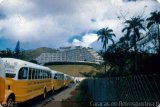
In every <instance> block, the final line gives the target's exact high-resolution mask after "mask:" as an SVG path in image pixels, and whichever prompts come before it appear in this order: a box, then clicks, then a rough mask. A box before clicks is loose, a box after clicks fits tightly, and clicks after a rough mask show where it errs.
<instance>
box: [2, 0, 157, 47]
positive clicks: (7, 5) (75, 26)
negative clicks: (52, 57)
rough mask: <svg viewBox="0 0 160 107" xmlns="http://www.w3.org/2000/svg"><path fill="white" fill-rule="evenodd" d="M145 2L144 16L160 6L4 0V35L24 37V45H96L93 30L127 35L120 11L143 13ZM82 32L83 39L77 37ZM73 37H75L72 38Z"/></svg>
mask: <svg viewBox="0 0 160 107" xmlns="http://www.w3.org/2000/svg"><path fill="white" fill-rule="evenodd" d="M145 5H147V7H146V8H145V12H144V17H147V16H148V15H149V13H150V12H151V11H154V10H156V9H159V8H160V5H159V4H158V3H157V2H154V1H149V0H148V1H146V0H141V1H137V2H123V0H4V1H3V2H1V4H0V38H2V39H6V40H8V39H9V40H12V41H17V40H20V41H21V43H22V45H24V48H36V47H40V46H47V47H51V48H57V47H60V46H69V45H75V44H81V45H83V46H91V47H92V45H91V44H92V43H93V42H94V40H95V38H96V37H97V36H96V35H95V34H92V33H90V32H91V31H97V30H99V29H101V28H103V27H109V28H111V29H113V31H114V33H115V34H116V35H117V38H116V39H115V40H117V39H118V38H119V37H121V36H122V35H123V34H122V33H121V29H122V28H123V22H124V19H123V18H122V17H121V14H120V12H121V13H122V14H124V15H125V16H126V18H130V17H131V16H133V15H141V14H142V13H143V10H144V6H145ZM82 32H84V33H83V35H81V38H82V40H80V39H76V35H80V34H81V33H82ZM73 35H75V36H73ZM87 37H88V38H89V39H88V38H87ZM71 38H75V39H74V40H73V41H69V40H70V39H71ZM92 38H93V39H92ZM87 39H88V40H91V41H86V40H87ZM0 45H1V43H0ZM99 47H101V46H99Z"/></svg>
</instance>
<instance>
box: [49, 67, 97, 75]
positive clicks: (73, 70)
mask: <svg viewBox="0 0 160 107" xmlns="http://www.w3.org/2000/svg"><path fill="white" fill-rule="evenodd" d="M48 67H49V68H51V69H53V70H56V71H61V72H64V73H66V74H69V75H72V76H82V75H81V74H80V73H79V72H82V73H84V72H86V73H88V72H91V71H96V69H95V68H94V67H93V66H90V65H49V66H48Z"/></svg>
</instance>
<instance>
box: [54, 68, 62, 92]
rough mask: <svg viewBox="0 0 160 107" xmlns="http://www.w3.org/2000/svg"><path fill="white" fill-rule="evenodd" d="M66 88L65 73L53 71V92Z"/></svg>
mask: <svg viewBox="0 0 160 107" xmlns="http://www.w3.org/2000/svg"><path fill="white" fill-rule="evenodd" d="M63 87H64V73H62V72H59V71H55V70H52V90H53V91H56V90H59V89H61V88H63Z"/></svg>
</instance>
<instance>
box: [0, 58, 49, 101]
mask: <svg viewBox="0 0 160 107" xmlns="http://www.w3.org/2000/svg"><path fill="white" fill-rule="evenodd" d="M2 60H3V62H4V68H5V73H6V85H5V88H6V89H5V100H4V102H5V103H7V104H12V103H14V102H15V103H21V102H25V101H27V100H30V99H33V98H34V97H36V96H39V95H43V97H44V98H45V97H46V93H47V92H49V91H51V89H52V87H51V86H52V84H51V82H52V77H51V70H50V69H49V68H48V67H44V66H41V65H37V64H33V63H30V62H26V61H23V60H18V59H13V58H2Z"/></svg>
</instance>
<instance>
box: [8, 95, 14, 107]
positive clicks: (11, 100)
mask: <svg viewBox="0 0 160 107" xmlns="http://www.w3.org/2000/svg"><path fill="white" fill-rule="evenodd" d="M14 103H15V97H14V96H13V95H11V96H9V97H8V99H7V107H14Z"/></svg>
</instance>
